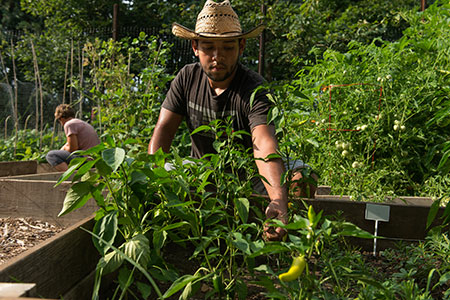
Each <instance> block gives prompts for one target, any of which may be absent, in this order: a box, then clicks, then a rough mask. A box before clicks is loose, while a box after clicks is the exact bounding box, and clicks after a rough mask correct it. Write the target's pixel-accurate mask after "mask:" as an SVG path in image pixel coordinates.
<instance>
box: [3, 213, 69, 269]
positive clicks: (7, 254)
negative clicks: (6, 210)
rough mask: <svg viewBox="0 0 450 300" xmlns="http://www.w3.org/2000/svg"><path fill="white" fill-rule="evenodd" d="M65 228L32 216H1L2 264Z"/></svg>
mask: <svg viewBox="0 0 450 300" xmlns="http://www.w3.org/2000/svg"><path fill="white" fill-rule="evenodd" d="M63 229H64V227H61V226H57V225H54V224H50V223H48V222H42V221H39V220H34V219H32V218H0V265H1V264H3V263H5V262H7V261H8V260H9V259H11V258H12V257H14V256H17V255H19V254H20V253H22V252H24V251H26V250H28V249H29V248H31V247H33V246H35V245H37V244H39V243H41V242H43V241H44V240H46V239H48V238H50V237H52V236H54V235H55V234H57V233H58V232H60V231H62V230H63Z"/></svg>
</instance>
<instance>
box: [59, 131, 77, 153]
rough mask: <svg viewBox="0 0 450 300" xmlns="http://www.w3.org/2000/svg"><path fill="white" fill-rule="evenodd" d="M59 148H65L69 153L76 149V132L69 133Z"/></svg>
mask: <svg viewBox="0 0 450 300" xmlns="http://www.w3.org/2000/svg"><path fill="white" fill-rule="evenodd" d="M61 150H66V151H68V152H70V153H72V152H73V151H76V150H78V136H77V135H76V134H71V135H69V136H68V137H67V142H66V144H65V145H64V146H63V147H62V148H61Z"/></svg>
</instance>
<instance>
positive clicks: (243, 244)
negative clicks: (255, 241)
mask: <svg viewBox="0 0 450 300" xmlns="http://www.w3.org/2000/svg"><path fill="white" fill-rule="evenodd" d="M233 237H234V240H233V245H234V246H235V247H236V248H238V249H239V250H241V251H242V252H244V253H246V254H251V252H250V245H249V244H248V242H247V241H246V240H245V239H244V238H243V236H242V233H240V232H233Z"/></svg>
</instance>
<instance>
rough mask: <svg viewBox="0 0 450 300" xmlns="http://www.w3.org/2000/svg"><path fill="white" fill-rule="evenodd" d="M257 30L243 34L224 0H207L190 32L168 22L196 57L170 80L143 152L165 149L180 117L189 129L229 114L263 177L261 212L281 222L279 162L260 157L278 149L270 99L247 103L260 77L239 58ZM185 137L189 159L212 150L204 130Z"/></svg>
mask: <svg viewBox="0 0 450 300" xmlns="http://www.w3.org/2000/svg"><path fill="white" fill-rule="evenodd" d="M263 29H264V28H263V26H262V25H260V26H258V27H256V28H254V29H253V30H251V31H248V32H246V33H243V32H242V30H241V25H240V23H239V19H238V16H237V15H236V13H235V12H234V10H233V9H232V7H231V4H230V2H229V1H228V0H225V1H223V2H221V3H216V2H214V1H212V0H207V1H206V3H205V5H204V7H203V9H202V11H201V12H200V13H199V15H198V17H197V23H196V27H195V31H194V30H190V29H188V28H186V27H183V26H182V25H180V24H177V23H174V24H173V26H172V32H173V34H175V35H176V36H178V37H180V38H184V39H189V40H191V44H192V49H193V51H194V54H195V56H196V57H198V59H199V62H198V63H194V64H190V65H187V66H185V67H184V68H183V69H182V70H181V71H180V72H179V73H178V74H177V76H176V78H175V79H174V80H173V82H172V83H171V86H170V89H169V91H168V93H167V96H166V99H165V100H164V102H163V104H162V108H161V111H160V115H159V118H158V122H157V124H156V127H155V130H154V132H153V136H152V138H151V140H150V143H149V146H148V153H150V154H153V153H155V152H156V151H157V150H158V149H159V148H162V150H163V151H164V152H168V151H169V149H170V146H171V143H172V141H173V138H174V136H175V133H176V131H177V129H178V127H179V125H180V123H181V121H182V120H183V118H186V122H187V125H188V128H189V131H190V132H192V131H193V130H195V129H196V128H198V127H199V126H201V125H208V124H209V123H210V122H211V121H213V120H215V119H222V120H224V119H225V118H226V117H227V116H232V118H233V125H232V126H233V130H235V131H237V130H246V131H247V132H250V133H251V137H244V140H243V142H242V143H243V145H244V146H246V147H247V148H250V149H251V148H253V153H254V157H255V158H257V159H256V160H255V161H256V165H257V168H258V172H259V174H260V175H261V176H263V177H264V178H266V179H267V181H268V183H266V182H264V187H265V190H266V191H267V194H268V195H269V198H270V204H269V205H268V207H267V209H266V216H267V217H268V218H277V219H279V220H281V221H283V222H284V223H286V222H287V203H288V194H287V190H286V187H285V186H283V185H281V177H282V174H283V172H284V171H285V167H284V164H283V161H282V160H281V159H269V160H264V159H265V158H266V157H267V156H268V155H270V154H273V153H277V149H278V143H277V139H276V137H275V129H274V126H273V125H271V124H267V114H268V112H269V110H270V108H271V104H270V101H268V99H267V96H266V93H264V92H260V93H257V94H256V96H255V98H254V101H253V103H252V104H251V105H250V96H251V95H252V93H253V91H254V90H255V89H256V88H257V87H258V86H260V85H261V84H262V83H263V81H264V80H263V78H262V77H261V76H260V75H258V74H257V73H255V72H253V71H250V70H249V69H247V68H246V67H244V66H242V65H241V64H240V63H239V56H241V55H242V53H243V52H244V48H245V43H246V38H251V37H257V36H258V35H259V34H260V33H261V32H262V30H263ZM191 141H192V149H191V156H193V157H195V158H200V157H202V156H203V155H204V154H207V153H214V152H215V151H214V148H213V145H212V143H213V141H214V137H212V136H208V134H207V133H203V132H201V133H196V134H194V135H191ZM285 233H286V232H285V230H283V229H282V228H276V229H274V228H273V227H267V228H265V237H266V238H267V239H268V240H278V239H280V238H281V237H282V236H283V235H284V234H285Z"/></svg>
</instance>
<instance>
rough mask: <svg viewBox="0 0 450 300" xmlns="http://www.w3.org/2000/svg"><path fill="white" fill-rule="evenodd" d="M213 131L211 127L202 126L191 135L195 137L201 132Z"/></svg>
mask: <svg viewBox="0 0 450 300" xmlns="http://www.w3.org/2000/svg"><path fill="white" fill-rule="evenodd" d="M211 129H212V128H211V126H208V125H202V126H199V127H197V128H195V130H194V131H192V132H191V135H194V134H196V133H198V132H200V131H210V130H211Z"/></svg>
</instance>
